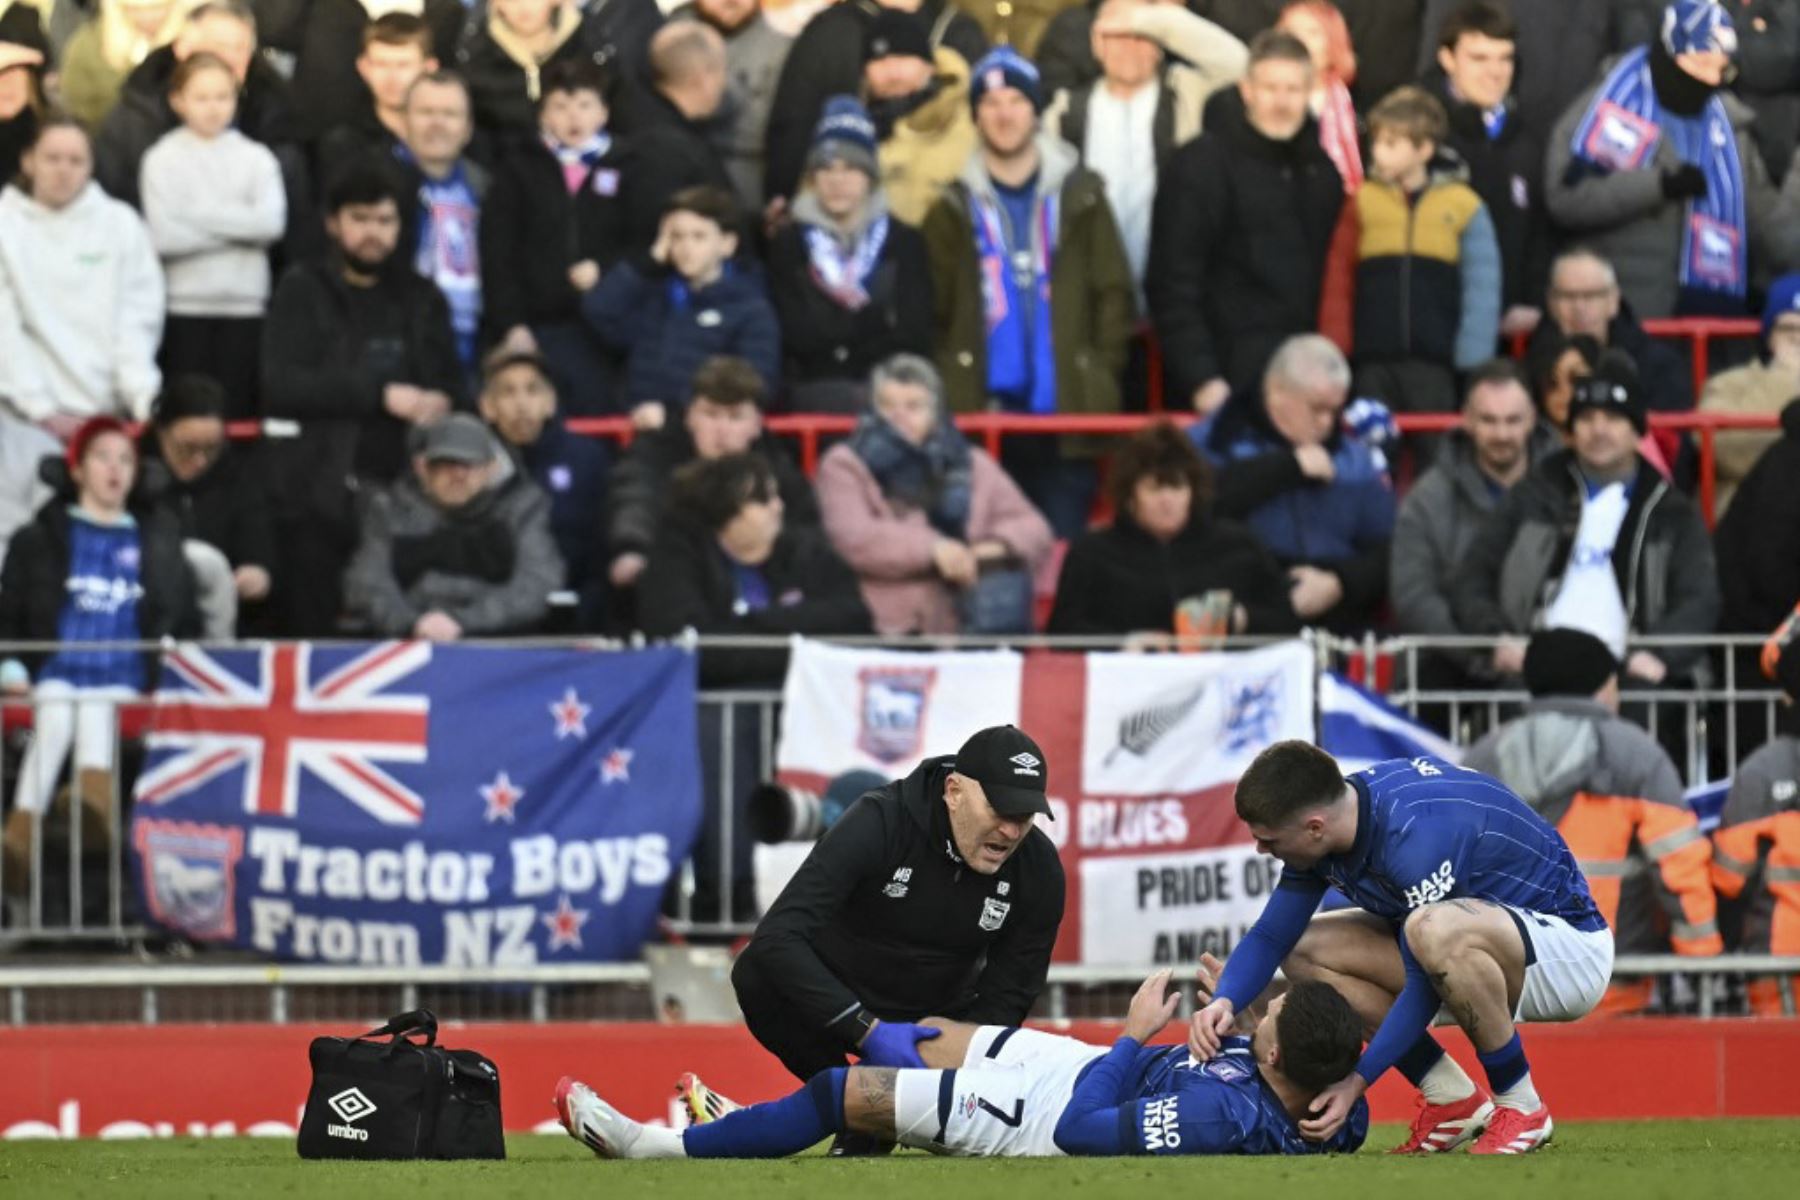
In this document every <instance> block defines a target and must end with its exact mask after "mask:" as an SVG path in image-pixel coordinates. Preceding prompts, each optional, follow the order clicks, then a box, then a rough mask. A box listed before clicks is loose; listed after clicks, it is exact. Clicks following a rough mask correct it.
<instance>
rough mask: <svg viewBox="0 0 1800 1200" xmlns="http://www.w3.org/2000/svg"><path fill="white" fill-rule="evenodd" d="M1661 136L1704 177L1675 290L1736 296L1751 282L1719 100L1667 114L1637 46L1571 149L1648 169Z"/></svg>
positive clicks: (1736, 166)
mask: <svg viewBox="0 0 1800 1200" xmlns="http://www.w3.org/2000/svg"><path fill="white" fill-rule="evenodd" d="M1664 138H1668V139H1669V148H1670V149H1671V150H1673V151H1674V152H1675V155H1676V157H1677V158H1679V159H1681V161H1682V162H1685V163H1692V164H1694V165H1695V166H1697V167H1699V168H1700V170H1701V171H1702V172H1703V173H1704V174H1705V175H1706V195H1705V196H1703V197H1701V198H1699V199H1697V200H1690V201H1689V202H1688V205H1687V213H1686V219H1685V220H1684V221H1683V222H1682V231H1681V265H1680V280H1681V289H1682V291H1683V292H1684V293H1685V292H1691V293H1696V294H1698V295H1702V296H1705V295H1709V294H1710V295H1712V296H1730V297H1733V298H1735V299H1738V300H1742V299H1743V297H1744V294H1745V291H1746V283H1747V281H1748V279H1749V269H1748V263H1749V252H1748V247H1747V245H1746V236H1747V233H1748V229H1749V225H1748V222H1747V220H1746V218H1745V215H1744V166H1743V163H1742V161H1741V160H1740V159H1739V157H1738V146H1737V136H1736V133H1735V132H1734V131H1733V130H1732V128H1731V118H1730V117H1728V116H1727V115H1726V113H1725V102H1724V101H1723V100H1721V99H1720V98H1719V97H1718V96H1714V97H1713V98H1712V99H1710V100H1708V101H1707V102H1706V107H1705V109H1703V110H1702V111H1701V112H1700V114H1699V115H1698V116H1694V117H1683V116H1681V115H1679V114H1677V113H1672V112H1669V111H1668V110H1667V109H1665V108H1663V107H1662V105H1661V104H1660V103H1658V101H1657V99H1656V89H1655V87H1654V86H1653V85H1652V83H1651V80H1650V48H1649V47H1648V46H1640V47H1638V48H1637V49H1636V50H1633V51H1632V52H1631V53H1629V54H1627V55H1625V57H1623V58H1622V59H1620V60H1619V63H1618V65H1617V66H1615V67H1614V68H1613V69H1612V72H1611V74H1609V75H1607V77H1606V81H1605V82H1604V83H1602V84H1601V85H1600V91H1599V92H1598V94H1596V96H1595V97H1594V103H1593V104H1592V105H1591V106H1589V108H1588V111H1587V114H1586V115H1585V116H1583V117H1582V119H1581V123H1580V124H1579V125H1577V126H1576V127H1575V136H1574V138H1573V139H1572V141H1571V143H1570V146H1569V149H1570V152H1571V153H1572V154H1573V155H1574V156H1575V158H1576V159H1577V160H1578V161H1581V162H1584V163H1587V164H1589V165H1591V166H1592V167H1594V168H1596V169H1598V170H1600V171H1602V172H1604V173H1609V174H1610V173H1611V172H1613V171H1637V170H1646V169H1648V168H1649V167H1650V164H1651V162H1652V161H1653V160H1654V157H1655V154H1656V147H1657V145H1658V143H1660V142H1661V141H1662V140H1663V139H1664Z"/></svg>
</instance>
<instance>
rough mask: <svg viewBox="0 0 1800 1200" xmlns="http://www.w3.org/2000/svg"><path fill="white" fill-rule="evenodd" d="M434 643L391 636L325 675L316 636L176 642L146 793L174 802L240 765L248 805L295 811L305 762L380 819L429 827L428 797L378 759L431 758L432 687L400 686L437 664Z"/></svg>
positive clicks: (142, 788)
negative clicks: (254, 644) (247, 644)
mask: <svg viewBox="0 0 1800 1200" xmlns="http://www.w3.org/2000/svg"><path fill="white" fill-rule="evenodd" d="M431 650H432V647H431V643H429V642H384V643H381V644H379V645H375V646H370V647H368V648H366V649H364V650H362V651H361V652H360V653H357V654H355V655H353V656H352V657H350V658H349V659H348V660H346V661H343V662H339V663H335V664H334V665H333V666H331V667H330V668H329V669H328V670H324V671H323V672H322V673H321V674H318V675H317V676H316V677H315V670H314V664H313V652H314V651H313V647H312V646H310V645H306V644H291V645H279V646H277V645H269V646H263V647H261V648H260V649H258V650H234V651H227V652H224V653H221V654H217V655H214V654H209V653H207V652H206V651H204V650H201V649H198V648H196V647H192V646H183V647H181V648H180V649H178V650H174V651H171V652H170V653H168V654H166V655H165V656H164V658H163V662H164V665H165V667H166V670H165V672H164V674H163V679H162V686H161V687H160V688H159V689H158V691H157V692H156V706H155V711H154V718H153V721H152V725H151V732H150V733H149V735H148V737H147V738H146V739H145V743H146V747H147V748H148V750H149V751H150V764H149V766H148V768H147V769H146V770H145V772H144V774H143V775H142V776H141V777H140V778H139V780H138V785H137V802H138V803H139V804H140V805H146V804H147V805H156V804H164V803H167V802H169V801H171V800H174V799H177V798H178V797H181V796H185V795H188V794H190V793H192V792H194V791H196V790H197V789H199V788H201V787H204V786H205V785H206V784H208V783H210V782H212V781H213V780H215V779H218V778H219V777H220V776H222V775H224V774H225V773H226V772H229V771H233V770H236V769H238V768H240V767H241V768H243V770H242V778H243V782H242V788H243V793H242V805H243V811H244V812H246V813H255V814H262V815H269V816H289V817H291V816H294V815H296V814H297V813H298V811H299V800H300V772H301V769H302V768H305V769H306V770H307V771H308V772H310V773H311V774H312V775H313V776H314V777H316V778H317V779H318V780H319V781H320V782H321V783H323V784H324V785H325V786H327V787H328V788H330V789H331V790H332V791H334V792H336V793H337V794H338V795H340V796H342V797H343V798H344V799H346V800H348V801H349V802H350V803H352V804H354V805H355V806H357V807H358V808H361V809H362V810H364V811H365V812H367V813H368V814H369V815H370V816H372V817H374V818H375V819H376V820H377V821H380V822H382V823H383V824H387V825H418V824H419V823H420V822H421V821H423V820H424V817H425V799H424V797H422V796H420V795H419V794H418V793H417V792H416V791H414V790H413V789H412V788H410V787H408V786H406V785H405V784H404V783H401V782H400V781H399V780H397V779H395V778H394V776H393V775H391V774H389V773H388V772H387V771H385V770H383V769H382V767H380V766H379V765H377V764H379V763H422V762H424V761H425V755H426V732H427V728H428V723H429V718H430V709H431V705H430V698H429V696H428V695H427V694H426V692H425V691H424V690H422V687H421V690H418V691H414V692H395V691H393V690H392V689H393V688H394V687H395V686H396V685H398V684H399V683H401V681H403V680H405V679H406V678H407V677H408V676H409V675H412V674H414V673H415V672H417V671H419V670H420V669H421V668H423V667H425V666H426V665H427V664H429V663H430V661H431ZM415 686H420V685H417V684H416V683H415ZM169 751H173V753H168V752H169Z"/></svg>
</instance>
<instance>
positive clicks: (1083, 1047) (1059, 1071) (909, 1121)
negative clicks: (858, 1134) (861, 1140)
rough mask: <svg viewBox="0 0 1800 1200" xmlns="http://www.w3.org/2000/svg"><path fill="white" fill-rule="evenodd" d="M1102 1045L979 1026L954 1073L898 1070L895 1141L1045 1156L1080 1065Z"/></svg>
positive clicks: (1055, 1152)
mask: <svg viewBox="0 0 1800 1200" xmlns="http://www.w3.org/2000/svg"><path fill="white" fill-rule="evenodd" d="M1108 1049H1109V1047H1106V1046H1095V1045H1091V1044H1090V1043H1088V1042H1083V1041H1078V1040H1076V1039H1075V1038H1068V1037H1060V1036H1058V1035H1056V1034H1053V1033H1043V1032H1040V1031H1038V1030H1035V1029H1015V1028H1011V1027H1008V1026H1004V1025H983V1026H982V1027H981V1028H979V1029H977V1030H976V1031H975V1034H974V1036H973V1037H971V1038H970V1039H969V1052H968V1054H967V1055H966V1056H965V1057H964V1059H963V1065H962V1067H961V1068H960V1069H958V1070H955V1071H901V1072H900V1073H899V1076H898V1079H897V1083H896V1085H895V1091H894V1128H895V1132H896V1133H897V1134H898V1136H899V1141H900V1144H901V1145H903V1146H911V1147H913V1148H914V1149H918V1150H929V1151H931V1152H932V1153H934V1154H950V1155H958V1156H962V1157H968V1158H1050V1157H1056V1156H1059V1155H1061V1154H1062V1151H1061V1150H1059V1149H1057V1148H1056V1138H1055V1134H1056V1122H1057V1120H1058V1119H1059V1118H1060V1117H1061V1116H1062V1113H1063V1109H1065V1108H1067V1107H1068V1105H1069V1100H1070V1098H1071V1097H1072V1096H1074V1094H1075V1080H1076V1078H1077V1077H1078V1076H1079V1075H1080V1074H1081V1070H1082V1068H1083V1067H1085V1066H1087V1065H1088V1064H1089V1063H1091V1062H1093V1061H1094V1060H1095V1059H1097V1058H1100V1057H1101V1056H1103V1055H1104V1054H1106V1052H1107V1050H1108Z"/></svg>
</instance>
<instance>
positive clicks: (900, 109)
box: [869, 76, 944, 142]
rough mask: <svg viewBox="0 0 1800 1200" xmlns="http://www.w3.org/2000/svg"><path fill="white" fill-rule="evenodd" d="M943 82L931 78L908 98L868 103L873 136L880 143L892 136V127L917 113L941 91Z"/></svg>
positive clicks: (897, 97) (899, 97)
mask: <svg viewBox="0 0 1800 1200" xmlns="http://www.w3.org/2000/svg"><path fill="white" fill-rule="evenodd" d="M943 87H944V84H943V81H942V80H940V79H938V78H937V77H936V76H933V77H932V79H931V82H930V83H927V84H926V85H925V86H924V87H922V88H920V89H919V90H918V91H916V92H914V93H913V94H912V95H910V96H896V97H894V98H893V99H891V100H871V101H869V119H870V120H872V121H874V122H875V136H876V138H877V139H878V140H880V141H884V142H885V141H887V139H888V138H889V137H891V136H893V133H894V126H896V125H898V124H899V123H900V122H901V121H904V120H905V119H906V118H907V117H908V116H909V115H911V114H912V113H914V112H916V111H918V110H919V109H920V108H921V107H923V106H924V105H925V104H926V103H927V102H928V101H930V100H931V98H932V97H933V96H936V95H937V94H938V93H939V92H940V91H942V90H943Z"/></svg>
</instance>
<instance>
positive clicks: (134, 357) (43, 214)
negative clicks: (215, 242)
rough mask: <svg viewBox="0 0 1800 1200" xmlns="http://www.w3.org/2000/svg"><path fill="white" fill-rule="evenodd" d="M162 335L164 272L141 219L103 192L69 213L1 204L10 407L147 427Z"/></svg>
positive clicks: (0, 302) (93, 188) (91, 192)
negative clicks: (123, 420)
mask: <svg viewBox="0 0 1800 1200" xmlns="http://www.w3.org/2000/svg"><path fill="white" fill-rule="evenodd" d="M162 329H163V276H162V266H161V264H159V263H158V262H157V260H156V250H155V249H154V248H153V247H152V246H151V245H150V234H149V231H148V230H147V229H145V228H144V222H143V220H142V219H141V218H139V216H138V215H137V213H135V212H133V211H132V210H131V209H130V208H129V207H128V206H127V205H124V204H121V203H119V202H118V201H117V200H114V199H112V198H111V197H110V196H108V195H107V194H106V193H105V192H103V191H101V190H100V185H99V184H97V183H89V184H88V186H87V187H86V188H85V189H84V190H83V191H82V193H81V194H80V195H79V196H77V197H75V199H74V200H73V201H72V202H71V203H70V204H69V205H68V207H66V208H63V209H61V210H59V211H57V210H51V209H48V208H45V207H44V206H43V205H41V204H39V203H38V202H37V201H36V200H33V199H32V198H31V197H30V196H28V195H26V194H25V192H23V191H22V190H20V189H19V188H17V187H8V188H6V189H5V191H4V192H0V400H3V401H4V402H5V403H6V404H7V405H8V406H9V407H11V408H12V409H13V411H15V412H17V413H18V414H19V415H20V416H22V417H24V418H25V419H26V420H28V421H33V422H42V421H44V420H45V419H46V418H49V417H51V416H54V415H57V414H59V413H60V414H67V415H70V416H76V417H90V416H100V415H115V416H120V415H122V416H128V417H131V418H132V419H134V420H139V421H141V420H144V419H145V418H147V417H148V416H149V415H150V402H151V401H152V400H154V399H155V398H156V393H157V389H158V388H160V387H161V386H162V372H161V371H159V370H158V369H157V366H156V350H157V346H158V345H159V344H160V343H161V341H162Z"/></svg>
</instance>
